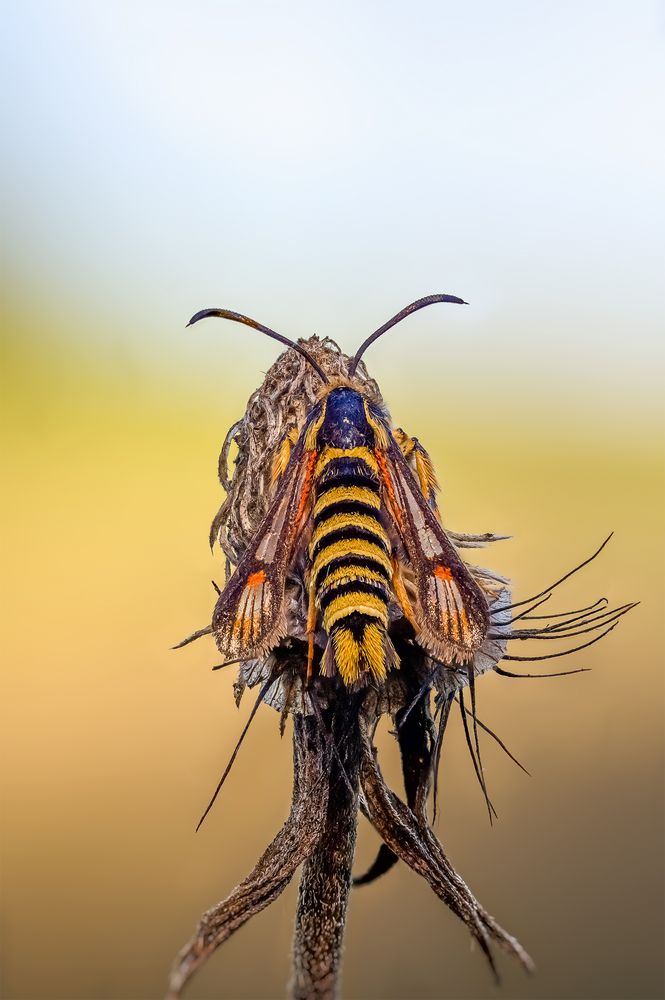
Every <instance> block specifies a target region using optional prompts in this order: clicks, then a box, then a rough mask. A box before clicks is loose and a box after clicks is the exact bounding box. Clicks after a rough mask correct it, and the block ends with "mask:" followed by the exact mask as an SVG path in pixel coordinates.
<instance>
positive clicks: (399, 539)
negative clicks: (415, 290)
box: [190, 295, 489, 687]
mask: <svg viewBox="0 0 665 1000" xmlns="http://www.w3.org/2000/svg"><path fill="white" fill-rule="evenodd" d="M437 302H452V303H458V304H464V300H463V299H460V298H457V297H456V296H452V295H431V296H427V297H426V298H423V299H418V300H417V301H416V302H413V303H411V304H410V305H408V306H406V307H405V308H404V309H402V310H401V311H400V312H399V313H397V314H396V315H395V316H393V317H392V319H390V320H389V321H388V322H387V323H385V324H384V325H383V326H382V327H380V328H379V329H378V330H376V331H375V332H374V333H373V334H372V335H371V336H370V337H368V338H367V339H366V340H365V341H364V342H363V344H362V345H361V346H360V348H359V349H358V351H357V352H356V354H355V356H354V357H353V358H352V360H351V363H350V365H349V368H348V374H347V375H346V376H339V377H336V378H329V377H328V376H327V375H326V373H325V372H324V371H323V370H322V368H321V367H320V366H319V364H318V363H317V361H316V360H315V359H314V358H313V357H311V355H310V354H309V353H308V352H307V350H306V349H305V348H304V347H303V346H302V345H301V344H298V343H295V342H293V341H291V340H289V339H288V338H287V337H284V336H283V335H281V334H279V333H276V332H275V331H274V330H271V329H270V328H268V327H264V326H263V325H262V324H260V323H257V322H256V321H255V320H252V319H250V318H249V317H247V316H244V315H242V314H240V313H234V312H231V311H229V310H225V309H205V310H202V311H201V312H198V313H196V315H195V316H193V317H192V320H191V321H190V325H191V324H192V323H196V322H198V321H199V320H201V319H204V318H206V317H209V316H217V317H221V318H225V319H230V320H233V321H235V322H239V323H243V324H245V325H247V326H250V327H253V328H254V329H257V330H260V331H261V332H263V333H265V334H267V335H268V336H270V337H273V338H274V339H276V340H279V341H280V342H282V343H284V344H287V345H288V346H290V347H292V348H293V349H294V350H296V351H298V352H299V353H300V354H301V355H303V356H304V357H305V358H306V359H307V361H308V362H309V363H310V364H311V365H312V367H313V369H314V370H315V371H316V372H317V374H318V376H319V378H320V379H321V383H322V385H321V390H320V393H319V397H318V399H317V401H316V402H315V403H314V405H313V406H312V408H311V409H310V411H309V412H308V413H307V415H306V418H305V420H304V424H303V426H302V427H301V428H300V429H299V432H298V433H294V431H293V430H291V431H289V432H288V433H287V434H286V435H285V437H284V439H283V441H282V443H281V445H280V447H279V449H278V451H277V453H276V456H275V460H274V463H273V473H272V490H273V495H272V498H271V502H270V505H269V508H268V511H267V513H266V515H265V517H264V518H263V520H262V522H261V523H260V524H259V526H258V528H257V529H256V532H255V535H254V537H253V539H252V540H251V542H250V544H249V545H248V547H247V549H246V551H245V552H244V553H243V555H242V557H241V559H240V561H239V563H238V565H237V567H236V569H235V571H234V572H233V574H232V575H231V577H230V579H229V580H228V583H227V584H226V586H225V587H224V589H223V590H222V591H221V593H220V594H219V597H218V600H217V603H216V606H215V609H214V613H213V618H212V632H213V635H214V638H215V641H216V643H217V646H218V648H219V650H220V652H221V653H222V654H223V656H225V657H227V658H228V659H229V660H236V661H237V660H251V659H254V658H260V657H264V656H266V655H267V654H268V653H269V652H271V651H272V650H273V649H275V647H276V646H277V645H278V644H279V643H280V641H281V640H282V639H284V638H285V636H286V635H287V621H286V585H287V580H288V579H289V578H290V577H292V576H294V575H295V576H299V577H300V578H301V579H302V581H303V586H304V590H305V594H306V606H307V668H306V671H307V672H306V683H307V684H308V685H309V684H310V683H311V681H312V678H313V677H314V676H315V675H316V676H321V677H329V678H332V677H335V676H339V677H340V678H341V679H342V681H343V683H344V684H345V685H346V686H347V687H353V686H361V685H362V684H364V683H367V682H368V681H370V680H372V679H373V680H374V681H377V682H380V681H383V680H384V679H385V678H386V676H387V674H388V672H389V671H390V670H392V669H397V668H399V658H398V656H397V653H396V651H395V647H394V646H393V643H392V641H391V638H390V635H389V626H390V623H391V620H392V619H393V618H395V617H396V616H400V617H403V619H405V621H406V622H408V623H409V625H410V627H411V628H412V630H413V634H414V638H415V641H416V642H417V644H418V645H419V646H420V647H421V648H422V649H423V650H425V651H426V652H427V654H428V655H429V656H430V657H432V658H433V659H435V660H437V661H439V662H440V663H442V664H444V665H448V664H452V663H456V664H464V663H468V662H469V661H470V660H471V659H472V658H473V656H474V654H475V652H476V651H477V650H478V649H479V648H480V646H481V644H482V643H483V640H484V639H485V636H486V635H487V633H488V629H489V609H488V604H487V599H486V597H485V594H484V593H483V591H482V590H481V588H480V587H479V585H478V583H477V582H476V581H475V580H474V578H473V577H472V575H471V574H470V572H469V570H468V569H467V567H466V564H465V563H464V562H463V561H462V559H461V558H460V556H459V555H458V554H457V551H456V549H455V547H454V546H453V544H452V542H451V541H450V539H449V538H448V536H447V535H446V532H445V531H444V529H443V527H442V525H441V521H440V517H439V513H438V509H437V505H436V490H437V483H436V476H435V473H434V469H433V466H432V463H431V460H430V458H429V456H428V454H427V452H426V451H425V449H424V448H423V447H422V445H420V443H419V442H418V441H417V439H415V438H411V437H409V436H408V435H407V434H406V433H405V432H404V431H402V430H400V429H394V428H393V427H391V424H390V421H389V418H388V415H387V412H386V410H385V408H384V407H383V406H382V405H381V404H380V403H379V402H378V401H377V400H376V398H375V397H374V395H373V393H372V391H371V388H370V387H368V385H367V383H364V382H362V381H361V380H360V379H358V378H357V377H356V372H357V368H358V364H359V362H360V359H361V357H362V355H363V354H364V352H365V350H366V349H367V348H368V347H369V346H370V344H371V343H373V342H374V341H375V340H376V339H377V338H378V337H380V336H381V335H382V334H383V333H385V332H386V331H387V330H389V329H390V328H391V327H392V326H394V325H395V324H396V323H398V322H400V321H401V320H402V319H404V318H405V317H406V316H408V315H410V314H411V313H413V312H415V311H416V310H418V309H422V308H423V307H425V306H429V305H432V304H434V303H437Z"/></svg>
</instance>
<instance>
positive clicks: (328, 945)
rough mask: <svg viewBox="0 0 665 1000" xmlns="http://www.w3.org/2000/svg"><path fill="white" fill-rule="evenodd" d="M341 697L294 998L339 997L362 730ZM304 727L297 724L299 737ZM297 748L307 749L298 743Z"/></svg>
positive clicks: (303, 902)
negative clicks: (322, 825)
mask: <svg viewBox="0 0 665 1000" xmlns="http://www.w3.org/2000/svg"><path fill="white" fill-rule="evenodd" d="M353 702H355V699H352V704H350V705H349V704H345V703H344V701H342V700H341V699H340V700H339V701H338V702H337V704H336V705H335V708H334V709H333V710H331V711H330V712H327V713H326V718H325V725H326V727H327V728H328V730H329V732H330V738H331V740H332V741H333V742H334V745H335V747H336V751H335V752H333V754H332V755H331V763H330V771H329V775H330V779H329V780H330V787H329V792H328V807H327V812H326V818H325V823H324V829H323V834H322V836H321V839H320V840H319V842H318V844H317V846H316V847H315V849H314V851H313V852H312V854H310V856H309V857H308V858H307V860H306V861H305V862H304V864H303V868H302V875H301V879H300V889H299V894H298V908H297V911H296V922H295V933H294V940H293V974H292V979H291V990H292V997H293V1000H333V998H335V997H336V996H337V995H338V986H339V982H338V978H339V972H340V967H341V959H342V945H343V940H344V927H345V923H346V909H347V904H348V899H349V890H350V888H351V869H352V865H353V857H354V852H355V846H356V827H357V819H358V782H359V763H360V732H359V726H358V709H357V706H356V705H355V704H354V703H353ZM301 734H302V727H301V726H299V725H298V724H297V723H296V725H295V726H294V740H295V741H299V740H300V739H301V738H302V736H301ZM298 752H300V753H305V752H306V749H304V748H301V747H299V748H298Z"/></svg>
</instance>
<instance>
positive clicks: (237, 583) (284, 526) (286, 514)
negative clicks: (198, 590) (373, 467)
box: [212, 439, 317, 660]
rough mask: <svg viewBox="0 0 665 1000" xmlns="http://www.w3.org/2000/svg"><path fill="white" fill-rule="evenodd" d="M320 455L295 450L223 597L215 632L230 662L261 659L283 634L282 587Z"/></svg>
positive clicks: (301, 448) (214, 619)
mask: <svg viewBox="0 0 665 1000" xmlns="http://www.w3.org/2000/svg"><path fill="white" fill-rule="evenodd" d="M316 457H317V453H316V451H310V450H307V449H306V448H305V447H304V445H303V442H302V439H301V440H300V441H299V442H298V443H297V444H296V446H295V447H294V449H293V451H292V453H291V457H290V459H289V462H288V465H287V468H286V469H285V471H284V473H283V474H282V476H281V478H280V480H279V484H278V488H277V492H276V495H275V499H274V500H273V502H272V504H271V506H270V509H269V510H268V513H267V514H266V516H265V517H264V519H263V521H262V522H261V524H260V525H259V527H258V528H257V531H256V534H255V535H254V538H253V539H252V541H251V542H250V544H249V546H248V548H247V551H246V552H245V554H244V555H243V557H242V559H241V560H240V562H239V563H238V567H237V569H236V570H235V572H234V573H233V576H232V577H231V579H230V580H229V582H228V583H227V585H226V587H225V588H224V590H223V591H222V593H221V594H220V596H219V598H218V600H217V604H216V605H215V610H214V612H213V616H212V631H213V635H214V637H215V641H216V643H217V646H218V648H219V650H220V652H221V653H222V654H223V656H225V657H227V658H228V659H236V658H242V659H248V660H249V659H252V658H253V657H257V656H263V655H265V654H266V653H268V652H269V651H270V650H271V649H273V648H274V646H276V644H277V642H278V641H279V639H281V638H282V637H283V636H284V634H285V629H286V620H285V612H284V587H285V582H286V575H287V573H288V570H289V566H290V562H291V560H292V558H293V553H294V549H295V547H296V543H297V540H298V537H299V535H300V532H301V531H302V528H303V525H304V523H305V521H306V514H307V510H308V504H309V500H310V496H311V488H312V481H313V477H314V467H315V464H316Z"/></svg>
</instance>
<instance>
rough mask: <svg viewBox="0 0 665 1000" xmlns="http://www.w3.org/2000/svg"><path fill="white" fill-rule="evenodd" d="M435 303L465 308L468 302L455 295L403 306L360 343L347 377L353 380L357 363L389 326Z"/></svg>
mask: <svg viewBox="0 0 665 1000" xmlns="http://www.w3.org/2000/svg"><path fill="white" fill-rule="evenodd" d="M435 302H455V303H456V304H457V305H460V306H467V305H468V304H469V303H468V302H465V301H464V299H459V298H458V297H457V296H456V295H426V296H425V298H424V299H416V301H415V302H412V303H411V305H408V306H405V307H404V309H402V310H401V311H400V312H398V313H397V314H396V315H395V316H393V318H392V319H389V320H388V322H387V323H384V324H383V326H380V327H379V329H378V330H375V331H374V333H373V334H372V335H371V336H369V337H368V338H367V340H364V341H363V342H362V344H361V345H360V347H359V348H358V350H357V351H356V353H355V355H354V356H353V358H352V359H351V364H350V365H349V376H350V377H351V378H353V376H354V375H355V373H356V368H357V367H358V363H359V361H360V359H361V358H362V356H363V354H364V353H365V351H366V350H367V348H368V347H369V346H370V344H373V343H374V341H375V340H378V339H379V337H381V336H382V335H383V334H384V333H385V332H386V330H389V329H390V328H391V326H396V324H397V323H401V322H402V320H403V319H406V317H407V316H410V315H411V313H414V312H417V311H418V310H419V309H424V308H425V306H432V305H434V304H435Z"/></svg>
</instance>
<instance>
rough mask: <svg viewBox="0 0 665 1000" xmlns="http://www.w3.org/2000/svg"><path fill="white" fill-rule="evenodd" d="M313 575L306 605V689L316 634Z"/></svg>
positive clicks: (310, 675)
mask: <svg viewBox="0 0 665 1000" xmlns="http://www.w3.org/2000/svg"><path fill="white" fill-rule="evenodd" d="M314 579H315V578H314V573H312V578H311V580H310V581H309V588H308V603H307V680H306V682H305V683H306V687H309V684H310V681H311V679H312V666H313V664H314V636H315V634H316V590H315V587H314Z"/></svg>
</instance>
